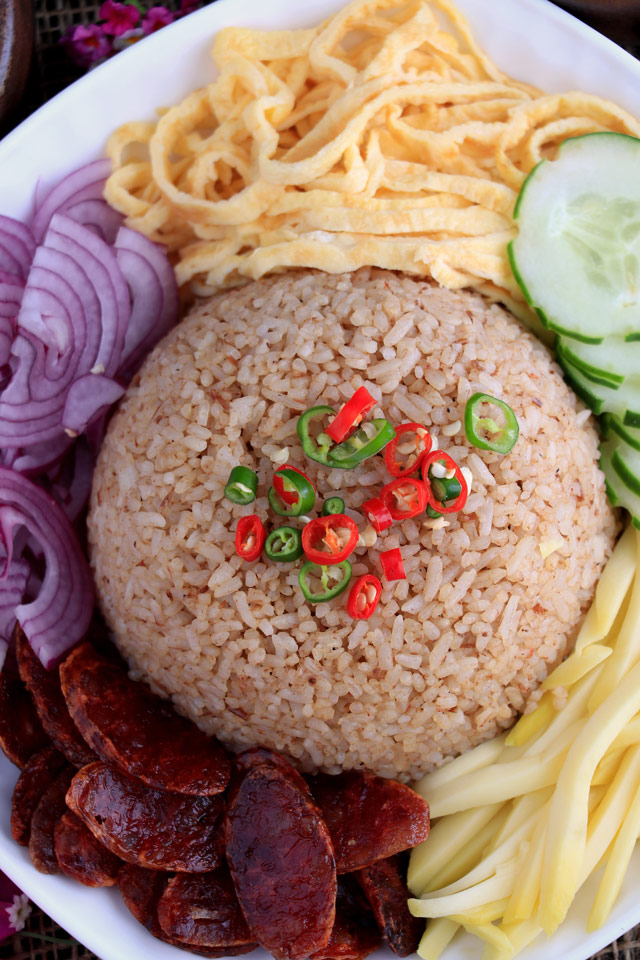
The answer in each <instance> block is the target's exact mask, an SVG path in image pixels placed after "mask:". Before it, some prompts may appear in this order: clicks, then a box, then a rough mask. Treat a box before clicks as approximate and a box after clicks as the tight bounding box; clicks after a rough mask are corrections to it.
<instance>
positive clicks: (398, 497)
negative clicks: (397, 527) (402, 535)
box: [381, 477, 427, 520]
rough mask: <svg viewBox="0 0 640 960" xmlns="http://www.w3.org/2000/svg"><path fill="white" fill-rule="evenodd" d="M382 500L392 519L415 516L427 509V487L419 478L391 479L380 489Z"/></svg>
mask: <svg viewBox="0 0 640 960" xmlns="http://www.w3.org/2000/svg"><path fill="white" fill-rule="evenodd" d="M381 496H382V502H383V503H384V505H385V507H386V508H387V510H388V511H389V513H390V514H391V516H392V517H393V519H394V520H408V519H409V517H417V516H418V514H419V513H423V512H424V511H425V510H426V509H427V488H426V485H425V484H424V483H423V482H422V481H421V480H416V479H415V478H414V477H405V478H404V479H400V480H392V481H391V483H387V484H386V486H384V487H383V488H382V490H381Z"/></svg>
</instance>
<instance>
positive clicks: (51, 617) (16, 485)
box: [0, 467, 94, 669]
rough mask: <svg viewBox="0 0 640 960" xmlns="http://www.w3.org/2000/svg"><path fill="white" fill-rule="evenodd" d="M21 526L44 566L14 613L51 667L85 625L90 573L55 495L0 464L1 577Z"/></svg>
mask: <svg viewBox="0 0 640 960" xmlns="http://www.w3.org/2000/svg"><path fill="white" fill-rule="evenodd" d="M21 526H24V527H26V528H27V530H28V531H29V533H30V534H31V536H32V537H33V539H34V540H35V541H36V543H37V544H39V546H40V547H41V549H42V552H43V554H44V558H45V563H46V567H45V575H44V580H43V583H42V586H41V588H40V592H39V593H38V596H37V597H36V599H35V600H33V601H31V602H29V603H26V604H25V603H21V604H20V605H19V606H18V607H17V608H16V611H15V613H16V619H17V620H18V622H19V623H20V626H21V627H22V629H23V630H24V632H25V634H26V636H27V637H28V639H29V642H30V643H31V646H32V647H33V649H34V651H35V653H36V654H37V655H38V657H39V658H40V660H41V661H42V663H43V664H44V666H45V667H46V668H47V669H50V668H51V667H52V666H54V665H55V664H56V663H57V662H58V661H59V659H60V658H61V657H62V655H63V654H64V653H65V652H66V651H67V650H69V649H70V648H71V647H73V646H75V644H76V643H78V642H79V641H80V640H82V638H83V637H84V636H85V634H86V632H87V630H88V628H89V622H90V620H91V615H92V612H93V605H94V596H93V584H92V581H91V573H90V571H89V565H88V564H87V561H86V559H85V557H84V555H83V553H82V550H81V549H80V544H79V543H78V540H77V537H76V535H75V533H74V532H73V528H72V526H71V524H70V523H69V520H68V519H67V517H66V516H65V515H64V513H63V511H62V510H61V508H60V507H59V506H58V504H57V503H56V502H55V500H53V499H52V497H50V496H49V495H48V494H47V493H45V492H44V490H42V489H40V487H37V486H36V485H35V484H34V483H32V481H31V480H28V479H27V478H26V477H24V476H22V475H21V474H19V473H16V472H15V471H14V470H10V469H7V468H6V467H0V535H1V536H2V539H3V541H4V545H5V550H6V554H7V555H6V560H5V571H4V574H3V577H6V576H7V575H8V572H10V571H11V570H12V569H13V564H12V560H13V547H14V544H13V534H14V530H15V529H16V528H18V527H21ZM0 579H2V578H0Z"/></svg>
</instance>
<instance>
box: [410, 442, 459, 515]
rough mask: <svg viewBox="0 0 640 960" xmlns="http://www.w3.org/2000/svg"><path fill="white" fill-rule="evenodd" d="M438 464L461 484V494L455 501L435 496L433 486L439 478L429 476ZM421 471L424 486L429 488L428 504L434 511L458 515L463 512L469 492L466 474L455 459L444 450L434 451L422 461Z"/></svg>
mask: <svg viewBox="0 0 640 960" xmlns="http://www.w3.org/2000/svg"><path fill="white" fill-rule="evenodd" d="M436 463H441V464H442V465H443V466H444V468H445V470H446V471H447V473H451V472H452V473H453V476H454V477H455V478H456V480H457V481H458V483H459V484H460V493H459V494H458V495H457V496H456V497H455V499H453V500H451V502H449V501H448V500H445V501H442V500H438V498H437V497H436V496H435V493H434V490H433V484H434V482H435V480H437V479H439V478H433V477H431V476H430V475H429V471H430V470H431V468H432V467H433V465H434V464H436ZM421 471H422V479H423V482H424V485H425V487H426V488H427V502H428V504H429V506H430V507H431V509H432V510H436V511H437V512H438V513H456V512H457V511H458V510H462V508H463V507H464V505H465V503H466V502H467V496H468V493H469V491H468V488H467V481H466V480H465V478H464V474H463V473H462V470H461V469H460V467H459V466H458V464H457V463H456V462H455V460H454V459H453V457H450V456H449V454H448V453H445V452H444V450H432V451H431V453H428V454H427V455H426V457H425V458H424V460H423V461H422V466H421Z"/></svg>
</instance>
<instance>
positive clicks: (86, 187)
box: [31, 160, 111, 243]
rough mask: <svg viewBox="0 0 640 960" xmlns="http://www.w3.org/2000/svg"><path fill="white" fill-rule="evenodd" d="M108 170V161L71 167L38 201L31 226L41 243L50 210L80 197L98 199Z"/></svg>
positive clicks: (100, 197)
mask: <svg viewBox="0 0 640 960" xmlns="http://www.w3.org/2000/svg"><path fill="white" fill-rule="evenodd" d="M110 173H111V161H110V160H95V161H94V162H93V163H88V164H87V165H86V166H84V167H80V169H79V170H74V171H73V172H72V173H70V174H69V175H68V176H66V177H65V178H64V179H63V180H61V181H60V183H58V184H56V186H55V187H54V188H53V189H52V190H50V191H49V193H48V194H47V195H46V196H44V197H43V198H42V199H41V200H39V201H38V203H37V207H36V210H35V212H34V215H33V219H32V221H31V229H32V231H33V235H34V236H35V238H36V241H37V242H38V243H41V242H42V240H43V238H44V235H45V233H46V232H47V229H48V227H49V221H50V220H51V218H52V216H53V215H54V213H61V212H63V211H64V210H65V209H66V208H67V207H68V206H73V205H74V204H76V203H80V202H81V201H84V200H101V199H102V191H103V189H104V183H105V180H106V179H107V177H108V176H109V174H110Z"/></svg>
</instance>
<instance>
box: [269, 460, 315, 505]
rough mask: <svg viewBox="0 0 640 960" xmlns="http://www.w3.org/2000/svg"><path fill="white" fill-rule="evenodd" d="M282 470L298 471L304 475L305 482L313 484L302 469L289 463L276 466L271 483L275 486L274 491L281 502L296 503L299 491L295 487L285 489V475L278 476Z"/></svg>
mask: <svg viewBox="0 0 640 960" xmlns="http://www.w3.org/2000/svg"><path fill="white" fill-rule="evenodd" d="M282 470H293V472H294V473H299V474H300V476H301V477H304V479H305V480H306V481H307V483H310V484H311V486H313V483H311V480H309V477H308V476H307V475H306V473H303V472H302V470H298V468H297V467H293V466H291V464H290V463H286V464H285V465H284V466H283V467H278V469H277V470H276V472H275V474H274V476H273V485H274V487H275V488H276V493H277V494H278V496H279V497H280V499H281V500H282V502H283V503H287V504H289V505H291V504H293V503H297V502H298V497H299V496H300V493H299V491H298V490H296V489H294V490H291V489H289V490H287V489H286V486H285V477H279V476H278V474H279V473H280V472H281V471H282ZM289 486H291V484H289Z"/></svg>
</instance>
